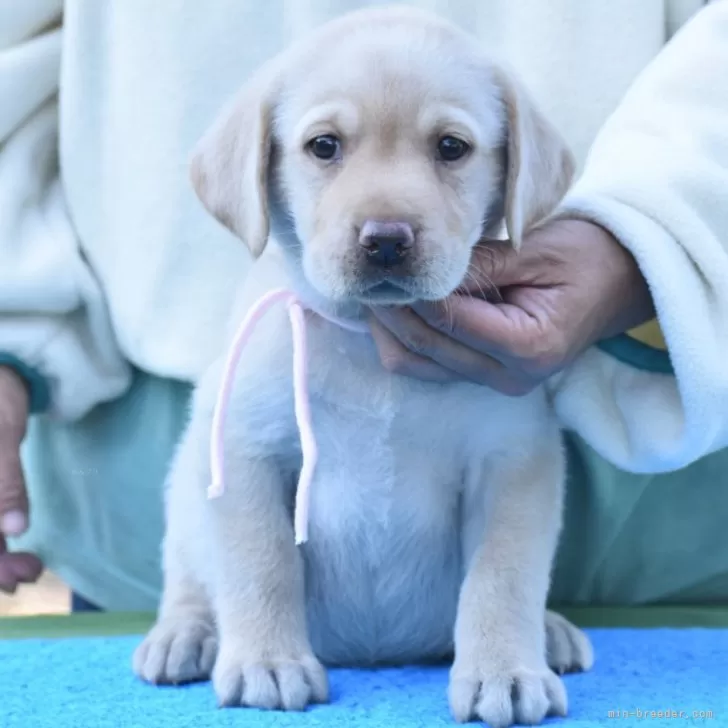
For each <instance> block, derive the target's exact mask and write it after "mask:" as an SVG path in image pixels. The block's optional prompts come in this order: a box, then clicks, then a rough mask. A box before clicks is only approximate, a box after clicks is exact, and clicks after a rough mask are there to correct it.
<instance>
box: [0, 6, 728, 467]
mask: <svg viewBox="0 0 728 728" xmlns="http://www.w3.org/2000/svg"><path fill="white" fill-rule="evenodd" d="M364 4H371V3H364V2H361V1H360V2H356V1H354V0H328V1H327V2H322V1H320V0H270V1H269V2H266V3H253V2H240V1H239V0H216V2H214V3H185V2H182V1H181V0H168V1H167V2H163V3H161V2H160V3H150V2H147V0H66V3H65V6H64V4H63V3H62V2H61V0H25V2H24V3H18V2H17V0H0V144H1V145H2V146H0V312H1V313H0V353H1V352H7V353H11V354H14V355H15V356H17V357H18V358H20V359H22V360H23V361H24V362H25V363H27V364H28V365H30V366H32V367H35V368H36V369H38V370H39V371H40V372H41V373H42V374H44V375H45V376H46V378H47V380H48V382H49V383H50V386H51V395H52V404H51V411H52V412H53V413H54V414H56V415H58V416H60V417H62V418H64V419H76V418H79V417H81V416H83V415H84V414H85V413H87V412H88V411H89V410H90V409H91V408H92V407H93V406H94V405H95V404H97V403H99V402H102V401H106V400H110V399H113V398H115V397H118V396H119V395H121V394H122V393H123V392H124V391H125V390H126V388H127V387H128V384H129V378H130V364H133V365H134V366H137V367H139V368H141V369H143V370H145V371H147V372H149V373H151V374H155V375H158V376H163V377H173V378H179V379H182V380H187V381H194V380H195V379H196V378H197V377H198V376H199V374H200V373H201V372H202V371H203V369H204V368H205V367H206V365H207V364H208V363H209V362H210V361H211V360H212V359H213V358H214V357H215V356H216V355H217V354H218V353H219V350H220V347H221V346H222V345H223V342H224V335H225V330H226V324H227V318H228V313H229V311H230V309H231V306H232V305H233V303H232V302H233V297H234V291H235V288H236V287H237V286H238V285H239V283H240V281H241V279H242V278H243V277H244V276H245V274H246V273H247V272H248V270H249V268H250V265H251V263H250V259H249V257H248V255H247V253H246V252H245V250H244V247H243V246H242V245H241V244H240V243H239V242H237V241H236V240H234V239H233V237H232V236H231V235H229V234H228V233H227V232H225V231H223V230H222V229H221V228H220V227H219V226H218V225H217V223H215V222H214V221H213V220H212V219H211V218H210V217H209V216H207V215H206V214H205V213H204V212H203V211H202V208H201V206H200V205H199V204H198V203H197V201H196V200H195V198H194V195H193V193H192V190H191V187H190V185H189V183H188V180H187V174H186V169H185V167H186V160H187V157H188V154H189V151H190V149H191V147H192V145H193V144H194V143H195V142H196V141H197V139H198V138H199V136H200V135H201V133H202V132H203V130H204V129H205V128H206V127H207V125H208V124H209V123H210V121H211V120H212V118H213V117H214V115H215V114H216V112H217V111H218V109H219V107H220V105H221V104H222V103H223V102H224V101H225V100H226V99H227V97H228V96H229V95H230V94H231V93H232V92H233V91H234V90H235V89H236V88H237V87H238V86H239V85H240V84H241V83H242V82H243V81H244V80H245V78H246V77H247V76H248V74H249V73H250V72H251V71H252V70H253V69H254V68H255V67H257V66H258V65H259V64H260V63H261V62H262V61H263V60H265V59H266V58H268V57H269V56H271V55H272V54H274V53H276V52H277V51H278V50H279V49H281V48H283V47H284V46H285V45H286V43H288V42H289V41H290V40H291V39H293V38H295V37H297V36H299V35H301V34H302V33H305V32H306V31H307V30H309V29H310V28H311V27H313V26H315V25H317V24H319V23H321V22H324V21H326V20H328V19H329V18H330V17H332V16H334V15H338V14H341V13H343V12H345V11H347V10H350V9H353V8H357V7H361V6H362V5H364ZM410 4H412V5H418V6H420V7H424V8H429V9H432V10H434V11H436V12H440V13H442V14H443V15H445V16H447V17H449V18H451V19H452V20H454V21H456V22H458V23H460V24H461V25H463V26H464V27H465V28H466V29H468V30H470V31H472V32H474V33H475V34H476V35H477V36H478V37H479V38H480V39H482V42H483V45H484V47H486V48H487V49H489V50H491V51H493V52H494V53H495V54H496V55H500V56H502V57H503V58H505V60H507V61H508V62H509V64H510V65H511V66H512V67H514V69H515V70H516V72H518V73H519V74H520V75H521V76H522V78H523V79H524V81H525V83H526V85H527V86H528V87H529V88H530V89H531V91H532V93H533V94H534V95H535V97H536V99H537V101H538V102H539V103H540V105H541V107H542V108H543V110H544V111H545V112H546V114H547V115H548V116H549V117H550V118H551V119H552V120H553V121H554V122H555V123H556V125H557V126H558V127H559V128H560V130H561V131H562V132H563V134H564V135H565V137H566V138H567V140H568V141H569V143H570V145H571V146H572V148H573V149H574V150H575V152H576V154H577V157H578V159H579V161H580V163H582V164H583V162H584V160H585V158H586V156H587V152H588V150H589V148H590V147H591V145H592V143H593V141H594V138H595V137H596V136H597V133H598V132H599V130H600V128H601V127H602V125H603V124H604V122H605V120H606V119H607V118H608V117H609V116H610V114H612V112H615V110H616V113H614V115H613V116H612V117H611V119H610V121H609V122H608V123H607V125H606V126H604V128H603V129H602V131H601V133H600V134H599V136H598V138H597V142H596V144H595V145H594V147H593V150H592V153H591V155H590V157H589V161H588V163H587V165H586V168H585V174H584V177H583V179H582V180H581V182H579V184H578V185H577V187H576V189H575V190H574V193H573V194H572V195H571V196H570V198H569V200H567V202H566V203H565V204H566V206H568V207H572V208H574V209H575V210H578V211H579V212H580V213H581V214H587V215H590V216H593V217H595V218H596V219H598V220H599V221H601V222H602V223H603V224H605V225H606V226H608V227H610V228H612V229H613V230H614V231H615V232H617V233H618V234H619V236H620V238H621V239H622V240H623V241H624V243H625V244H626V245H627V246H628V247H629V248H630V249H631V250H633V252H634V253H635V255H636V256H637V258H638V260H639V261H640V263H641V265H642V266H643V269H644V271H645V273H646V275H647V277H648V279H649V282H650V284H651V286H652V289H653V293H654V297H655V300H656V303H657V307H658V312H659V317H660V322H661V325H662V328H663V331H664V334H665V337H666V340H667V342H668V345H669V347H670V352H671V355H672V358H673V363H674V366H675V370H676V373H677V383H676V382H675V380H674V379H673V378H671V377H669V376H665V375H656V374H649V373H643V372H636V371H635V370H633V369H631V368H629V367H627V366H626V365H624V364H620V363H619V362H617V361H615V360H614V359H612V358H610V357H608V356H607V355H606V354H604V353H601V352H598V351H592V352H589V353H587V355H585V356H584V357H583V358H582V359H581V360H580V362H579V363H578V364H577V365H576V366H575V367H574V368H573V370H572V371H571V372H569V373H567V375H565V376H564V377H562V378H560V384H559V388H558V391H557V395H556V404H557V408H558V410H559V413H560V415H561V416H562V418H563V420H564V422H565V424H566V425H567V426H569V427H572V428H574V429H576V431H577V432H578V433H579V434H580V435H582V436H583V437H584V438H585V439H586V440H587V441H588V442H589V443H590V444H591V445H592V446H593V447H594V448H595V449H597V450H598V451H599V452H600V453H602V454H604V455H605V456H606V457H608V458H610V459H612V460H613V461H614V462H616V463H617V464H618V465H620V466H622V467H624V468H628V469H636V470H645V469H652V470H657V469H665V468H670V467H679V466H680V465H683V464H686V463H688V462H690V461H691V460H693V459H696V458H699V457H700V456H702V455H703V454H705V453H707V452H709V451H711V450H715V449H718V448H720V447H723V446H725V445H728V366H725V364H724V360H723V359H722V357H721V352H722V351H723V349H724V348H725V346H726V344H725V342H726V341H728V297H727V296H728V286H726V285H725V283H726V282H728V252H727V251H726V248H728V205H726V204H725V202H723V204H722V205H721V204H720V198H721V197H722V199H723V200H725V199H726V196H727V195H728V83H726V82H725V78H726V73H727V72H726V69H728V2H727V1H726V0H718V2H714V3H713V5H712V6H711V7H709V8H707V9H706V10H705V11H703V12H702V13H700V14H699V15H698V16H697V17H696V18H695V19H694V20H693V21H692V22H690V23H689V24H688V27H687V28H685V29H684V30H683V31H681V32H680V33H679V37H678V38H677V39H676V40H675V41H674V42H673V43H672V44H671V45H670V47H669V48H668V49H666V50H665V51H664V52H662V53H660V51H661V49H662V48H663V46H664V44H665V41H666V40H667V38H668V37H669V35H670V34H671V33H672V31H673V30H674V29H675V28H677V27H679V26H680V25H681V24H683V23H684V22H685V21H686V20H687V19H688V18H689V17H690V16H691V15H692V14H693V13H695V12H696V11H697V10H698V9H699V8H700V7H701V6H702V5H703V3H702V2H701V0H640V1H639V2H634V0H612V1H611V2H609V3H606V2H604V3H586V2H583V0H549V2H543V0H460V1H459V2H455V1H453V0H450V1H449V2H448V1H447V0H429V1H428V0H419V2H411V3H410ZM62 6H63V7H62ZM62 9H63V10H64V17H63V28H62V30H60V29H59V26H58V18H59V13H60V12H61V10H62ZM54 22H55V23H56V25H55V26H54ZM49 28H50V29H49ZM54 28H55V29H54ZM658 53H659V56H658V57H657V59H656V60H654V62H653V59H655V56H657V55H658ZM61 59H62V64H61ZM647 66H649V68H648V70H647V71H646V72H645V73H643V74H641V72H642V71H643V69H644V68H645V67H647ZM59 67H60V106H59V107H58V105H57V103H56V98H55V94H56V90H57V84H58V79H59ZM640 74H641V75H640ZM638 76H639V80H638V82H637V83H636V84H635V85H634V86H633V88H632V90H631V91H630V93H629V94H628V95H627V97H626V98H625V99H624V101H623V102H622V103H621V104H620V101H621V99H622V98H623V96H624V94H625V92H626V91H627V89H628V88H629V87H630V85H631V84H632V82H633V81H634V79H635V78H637V77H638ZM57 140H60V168H61V170H62V175H61V176H62V184H59V181H58V167H57V162H56V156H57V155H56V149H57ZM658 221H659V222H658ZM723 291H725V292H726V293H723Z"/></svg>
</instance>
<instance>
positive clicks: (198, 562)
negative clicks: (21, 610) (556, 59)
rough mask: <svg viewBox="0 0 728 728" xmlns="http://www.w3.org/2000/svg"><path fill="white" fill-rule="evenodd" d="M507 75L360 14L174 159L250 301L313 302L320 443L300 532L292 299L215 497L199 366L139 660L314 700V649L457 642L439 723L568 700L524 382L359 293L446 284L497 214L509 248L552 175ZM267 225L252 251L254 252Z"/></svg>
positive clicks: (438, 27) (236, 692) (533, 716)
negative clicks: (239, 261)
mask: <svg viewBox="0 0 728 728" xmlns="http://www.w3.org/2000/svg"><path fill="white" fill-rule="evenodd" d="M572 168H573V167H572V161H571V157H570V155H569V152H568V151H567V150H566V148H565V146H564V144H563V142H562V141H561V139H560V138H559V136H558V135H557V133H556V132H555V131H554V129H553V128H552V127H551V126H550V125H549V124H548V123H547V121H546V120H545V119H544V118H543V117H542V116H541V114H540V113H539V112H538V110H537V109H536V108H534V106H533V104H532V103H531V101H530V100H529V98H528V96H527V95H526V94H525V93H524V91H523V90H522V89H521V88H520V87H519V85H518V84H517V83H516V81H515V80H514V79H513V78H512V77H511V76H510V75H509V74H508V73H506V72H505V71H504V70H502V69H501V68H500V67H499V66H497V65H495V64H494V63H493V62H492V61H490V60H489V59H488V58H486V57H485V56H484V55H483V53H482V52H481V49H480V48H479V47H477V46H476V45H475V44H474V42H473V41H472V40H471V39H470V38H469V37H467V36H466V35H465V34H463V33H462V32H461V31H459V30H457V29H456V28H454V27H453V26H451V25H449V24H447V23H445V22H443V21H442V20H440V19H438V18H436V17H434V16H431V15H429V14H425V13H422V12H418V11H414V10H411V9H405V8H399V7H395V8H389V9H377V10H367V11H360V12H355V13H352V14H350V15H347V16H345V17H342V18H339V19H337V20H335V21H333V22H331V23H329V24H328V25H326V26H324V27H322V28H320V29H319V30H317V31H316V32H314V33H313V34H312V35H311V36H310V37H309V38H307V39H306V40H304V41H302V42H300V43H298V44H297V45H295V46H294V47H292V48H291V49H289V50H288V51H287V52H285V53H284V54H282V55H281V56H279V57H277V58H275V59H274V60H272V61H271V62H269V63H268V64H267V65H266V66H264V67H263V68H262V69H261V70H260V71H259V72H258V73H257V74H256V75H255V76H254V77H253V78H252V79H251V80H250V81H249V83H248V84H247V85H246V86H245V88H244V89H243V90H242V92H241V94H240V95H239V96H238V97H237V98H236V99H235V101H234V103H232V104H231V106H230V107H229V108H228V109H227V110H226V111H225V112H224V113H223V114H222V116H221V117H220V119H219V120H218V121H217V123H216V124H215V125H214V127H213V128H212V129H211V131H210V132H209V133H208V134H207V135H206V136H205V138H204V139H203V140H202V142H201V143H200V145H199V147H198V149H197V150H196V152H195V154H194V159H193V163H192V179H193V182H194V186H195V189H196V191H197V194H198V195H199V197H200V199H201V201H202V203H203V204H204V206H205V207H206V208H207V210H209V212H210V213H211V214H212V215H214V216H215V217H216V218H217V219H218V220H219V221H221V222H222V223H223V224H224V225H226V226H227V227H228V228H229V229H230V230H232V231H233V232H234V233H235V234H236V235H238V236H239V237H240V238H241V239H242V240H243V241H244V242H245V243H246V244H247V245H248V247H249V248H250V250H251V251H252V253H253V254H254V255H255V256H260V260H259V261H258V263H257V264H256V267H255V269H254V270H255V272H254V274H253V275H252V276H251V277H250V279H249V280H248V281H247V282H246V285H245V286H244V287H243V292H242V299H241V301H240V311H237V312H236V317H235V318H238V316H237V314H238V313H241V312H243V311H244V310H245V309H247V308H249V307H250V305H251V304H252V303H253V302H254V301H255V300H256V299H257V298H258V297H259V296H260V295H261V294H262V293H264V292H266V291H268V290H270V289H272V288H275V287H280V286H284V287H288V288H290V289H291V290H293V291H295V292H296V294H297V295H298V297H299V298H300V299H301V300H303V301H305V302H306V303H307V305H308V306H309V308H310V309H312V310H313V311H316V312H319V313H320V314H322V315H317V314H316V313H312V312H311V311H309V313H308V315H307V326H308V339H309V342H308V343H309V352H308V360H309V374H308V386H309V390H310V401H311V408H312V415H313V423H314V429H315V435H316V439H317V441H318V448H319V453H320V457H319V461H318V464H317V467H316V471H315V478H314V481H313V485H312V492H311V501H310V516H309V517H310V537H309V539H308V541H307V542H306V543H305V544H303V545H302V546H297V545H296V544H295V542H294V532H293V525H292V508H293V502H294V492H295V484H296V479H297V477H298V473H299V471H300V469H301V461H302V456H301V447H300V444H299V433H298V430H297V427H296V420H295V417H294V403H293V382H292V375H291V359H292V350H291V333H290V327H289V323H288V319H287V314H286V310H285V307H280V308H278V309H273V310H271V311H270V312H269V313H268V314H266V317H265V319H264V321H263V322H262V323H261V325H260V326H259V327H258V328H257V330H256V331H255V333H254V334H253V336H252V338H251V339H250V341H249V343H248V346H247V348H246V350H245V353H244V356H243V357H242V360H241V363H240V365H239V367H238V369H237V372H236V380H235V387H234V394H233V399H232V401H231V404H230V410H229V414H228V418H227V419H228V425H227V427H226V430H225V436H224V443H225V449H226V454H227V460H226V465H225V477H226V480H227V490H226V492H225V494H224V495H223V497H221V498H218V499H213V500H208V499H207V498H206V486H207V485H208V484H209V482H210V478H211V472H210V466H209V460H208V453H209V443H210V436H211V423H212V419H213V411H214V403H215V399H216V395H217V391H218V388H219V386H220V380H221V372H222V364H221V363H217V364H215V365H214V366H213V367H211V369H210V371H209V372H208V373H207V374H206V375H205V376H204V377H203V378H202V379H201V381H200V382H199V384H198V387H197V390H196V393H195V397H194V400H193V405H192V414H191V420H190V422H189V425H188V427H187V430H186V433H185V435H184V437H183V440H182V442H181V445H180V447H179V451H178V453H177V455H176V458H175V460H174V463H173V466H172V469H171V473H170V476H169V483H168V489H167V533H166V537H165V543H164V573H165V584H164V593H163V597H162V602H161V606H160V611H159V616H158V620H157V623H156V625H155V626H154V627H153V629H152V630H151V632H150V633H149V635H148V636H147V638H146V640H145V641H144V642H143V644H142V645H141V646H140V648H139V649H138V651H137V652H136V654H135V657H134V666H135V670H136V672H137V674H138V675H140V676H141V677H142V678H143V679H145V680H147V681H150V682H154V683H169V682H171V683H177V682H185V681H191V680H200V679H206V678H208V677H210V676H211V677H212V680H213V684H214V689H215V692H216V694H217V697H218V700H219V702H220V704H221V705H226V706H228V705H229V706H231V705H245V706H255V707H261V708H271V709H285V710H298V709H302V708H304V707H305V706H306V705H307V704H309V703H312V702H322V701H326V700H327V694H328V688H327V678H326V673H325V671H324V668H323V667H322V663H325V664H328V665H347V666H355V665H381V664H403V663H413V662H432V661H440V660H447V659H453V658H454V663H453V666H452V670H451V675H450V685H449V702H450V706H451V711H452V714H453V716H454V717H455V718H456V719H457V720H458V721H468V720H472V719H480V720H483V721H486V722H487V723H488V724H489V725H493V726H506V725H510V724H512V723H513V722H514V721H517V722H523V723H537V722H539V721H541V720H542V719H543V718H544V717H545V716H546V715H549V714H565V713H566V709H567V699H566V693H565V689H564V686H563V683H562V681H561V679H560V677H559V676H558V674H557V673H561V672H563V671H567V670H579V669H586V668H588V667H589V666H590V665H591V662H592V653H591V647H590V645H589V642H588V640H587V638H586V637H585V635H583V634H582V633H581V632H580V631H579V630H577V629H576V628H575V627H573V626H572V625H571V624H569V623H568V622H567V621H566V620H564V619H563V618H562V617H559V616H558V615H555V614H552V613H549V612H547V611H546V609H545V604H546V597H547V592H548V587H549V577H550V569H551V564H552V559H553V555H554V551H555V548H556V544H557V538H558V535H559V531H560V527H561V509H562V491H563V487H564V456H563V452H562V446H561V441H560V433H559V429H558V427H557V423H556V422H555V420H554V417H553V415H552V413H551V411H550V409H549V406H548V403H547V400H546V397H545V395H544V392H543V391H536V392H534V393H532V394H530V395H528V396H525V397H520V398H508V397H505V396H503V395H500V394H498V393H496V392H493V391H491V390H489V389H487V388H485V387H481V386H476V385H474V384H470V383H467V382H455V383H444V384H442V383H431V382H422V381H416V380H413V379H409V378H405V377H401V376H398V375H396V374H393V373H390V372H387V371H385V369H384V368H383V367H382V364H381V362H380V360H379V358H378V356H377V352H376V349H375V346H374V344H373V342H372V339H371V337H370V336H369V335H368V334H366V333H361V332H359V331H351V330H349V328H348V327H342V326H338V325H336V324H335V323H332V322H331V321H330V320H329V319H330V317H332V316H335V317H338V318H340V319H346V320H347V321H365V320H366V317H367V311H368V309H369V307H371V306H374V305H397V306H404V305H407V304H411V303H412V302H415V301H418V300H440V299H443V298H445V297H447V296H448V295H450V294H451V293H453V291H455V290H456V289H457V287H458V286H459V285H460V284H461V282H462V281H463V279H464V278H465V276H466V274H467V272H468V266H469V261H470V257H471V250H472V248H473V246H474V245H475V244H476V242H477V241H478V240H479V239H480V238H481V236H482V235H483V234H484V233H486V234H493V233H494V232H495V231H497V230H498V229H499V228H500V227H501V225H502V223H503V222H505V226H506V228H507V232H508V235H509V239H510V241H511V242H512V244H513V245H516V246H517V245H518V244H519V242H520V240H521V238H522V236H523V234H524V231H525V230H527V229H528V228H529V227H531V226H533V225H534V224H535V223H537V222H539V221H540V220H542V219H543V218H544V217H545V216H547V215H548V214H549V213H550V212H551V211H552V210H553V208H554V207H555V205H556V204H557V203H558V201H559V200H560V198H561V197H562V195H563V194H564V193H565V191H566V189H567V187H568V185H569V183H570V180H571V176H572ZM264 249H265V252H264Z"/></svg>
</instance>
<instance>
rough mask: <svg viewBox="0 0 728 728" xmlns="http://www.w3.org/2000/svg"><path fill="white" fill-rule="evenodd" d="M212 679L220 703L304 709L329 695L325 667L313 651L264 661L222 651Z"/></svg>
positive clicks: (252, 706) (272, 708)
mask: <svg viewBox="0 0 728 728" xmlns="http://www.w3.org/2000/svg"><path fill="white" fill-rule="evenodd" d="M212 682H213V685H214V688H215V694H216V695H217V699H218V703H219V704H220V706H221V707H232V706H246V707H250V708H263V709H266V710H304V709H305V708H306V706H308V705H310V704H311V703H325V702H327V701H328V696H329V685H328V678H327V675H326V670H324V668H323V666H322V665H321V663H320V662H319V661H318V660H317V659H316V658H315V657H314V656H313V655H305V656H303V657H301V658H281V659H271V660H265V661H246V660H244V659H240V658H236V657H235V656H234V655H221V656H220V658H219V659H218V661H217V664H216V665H215V669H214V670H213V675H212Z"/></svg>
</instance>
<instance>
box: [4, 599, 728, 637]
mask: <svg viewBox="0 0 728 728" xmlns="http://www.w3.org/2000/svg"><path fill="white" fill-rule="evenodd" d="M554 608H555V609H556V610H557V611H559V612H560V613H561V614H563V615H564V616H566V617H568V618H569V619H571V620H572V621H573V622H574V623H576V624H578V625H579V626H581V627H642V628H654V627H713V628H728V605H726V606H715V607H695V606H685V607H681V606H664V607H662V606H661V607H651V606H650V607H647V606H644V607H563V608H560V607H554ZM153 619H154V616H153V615H151V614H138V613H126V612H110V613H94V612H88V613H83V614H71V615H59V616H56V615H54V616H38V617H5V618H0V639H2V640H8V639H57V638H63V637H111V636H117V635H141V634H144V632H146V631H147V629H149V627H150V626H151V624H152V621H153Z"/></svg>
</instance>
